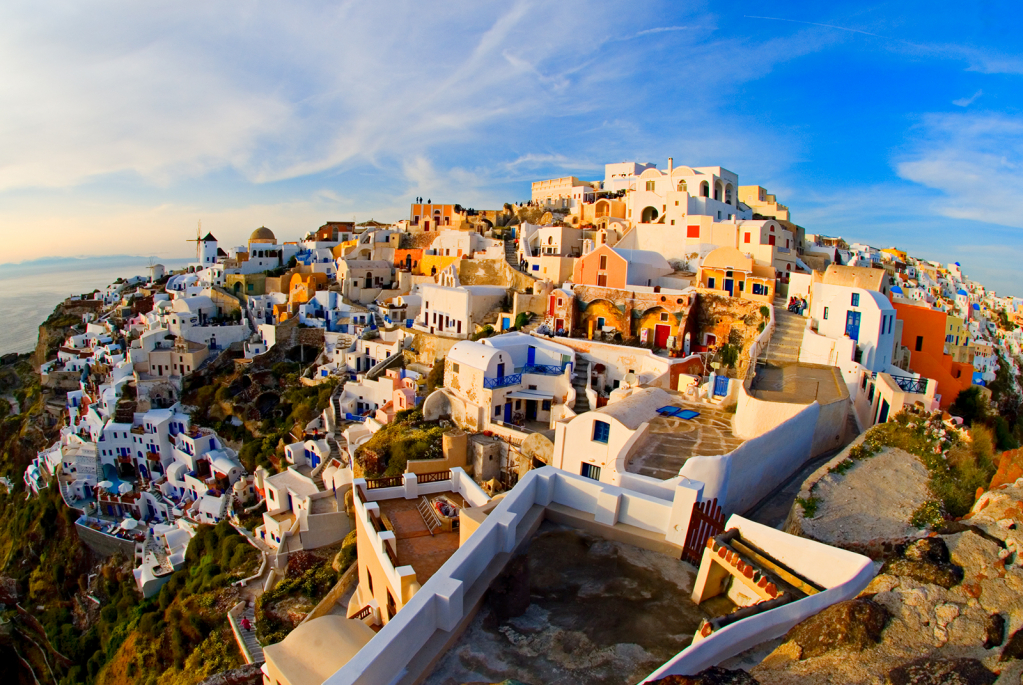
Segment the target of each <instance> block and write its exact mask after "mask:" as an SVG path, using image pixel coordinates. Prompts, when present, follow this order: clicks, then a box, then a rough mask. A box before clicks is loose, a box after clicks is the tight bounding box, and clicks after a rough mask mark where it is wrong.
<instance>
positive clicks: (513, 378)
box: [483, 373, 522, 390]
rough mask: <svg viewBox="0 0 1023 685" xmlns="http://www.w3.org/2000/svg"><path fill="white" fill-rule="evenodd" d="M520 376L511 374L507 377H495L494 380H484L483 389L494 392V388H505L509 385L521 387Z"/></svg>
mask: <svg viewBox="0 0 1023 685" xmlns="http://www.w3.org/2000/svg"><path fill="white" fill-rule="evenodd" d="M521 384H522V374H521V373H513V374H509V375H507V376H497V377H496V378H484V379H483V387H484V388H486V389H487V390H494V389H496V388H506V387H508V386H509V385H521Z"/></svg>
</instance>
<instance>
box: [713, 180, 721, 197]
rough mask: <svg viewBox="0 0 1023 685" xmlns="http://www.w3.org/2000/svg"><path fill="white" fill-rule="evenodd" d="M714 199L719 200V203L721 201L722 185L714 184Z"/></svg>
mask: <svg viewBox="0 0 1023 685" xmlns="http://www.w3.org/2000/svg"><path fill="white" fill-rule="evenodd" d="M714 199H715V200H718V201H720V200H721V184H720V183H715V184H714Z"/></svg>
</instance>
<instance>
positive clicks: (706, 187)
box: [700, 181, 710, 197]
mask: <svg viewBox="0 0 1023 685" xmlns="http://www.w3.org/2000/svg"><path fill="white" fill-rule="evenodd" d="M700 197H710V184H709V183H707V182H706V181H703V182H702V183H700Z"/></svg>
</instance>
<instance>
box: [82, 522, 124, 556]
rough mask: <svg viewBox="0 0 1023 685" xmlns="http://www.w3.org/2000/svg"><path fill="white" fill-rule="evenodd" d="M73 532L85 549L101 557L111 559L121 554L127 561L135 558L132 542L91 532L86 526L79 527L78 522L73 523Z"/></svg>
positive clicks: (94, 531)
mask: <svg viewBox="0 0 1023 685" xmlns="http://www.w3.org/2000/svg"><path fill="white" fill-rule="evenodd" d="M75 530H76V531H77V532H78V539H79V540H81V541H82V543H83V544H85V546H86V547H88V548H89V549H91V550H92V551H94V552H95V553H96V554H98V555H100V556H101V557H111V556H114V555H115V554H123V555H125V556H126V557H128V558H129V559H134V558H135V543H134V542H129V541H128V540H122V539H121V538H115V537H113V536H111V535H107V534H105V533H101V532H99V531H98V530H93V529H92V528H89V527H88V526H83V525H80V524H79V523H78V522H75Z"/></svg>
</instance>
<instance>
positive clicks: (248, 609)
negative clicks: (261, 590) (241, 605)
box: [238, 602, 266, 664]
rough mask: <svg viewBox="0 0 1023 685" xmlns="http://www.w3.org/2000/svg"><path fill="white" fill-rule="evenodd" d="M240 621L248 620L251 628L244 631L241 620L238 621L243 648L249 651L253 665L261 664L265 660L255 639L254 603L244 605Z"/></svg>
mask: <svg viewBox="0 0 1023 685" xmlns="http://www.w3.org/2000/svg"><path fill="white" fill-rule="evenodd" d="M242 619H248V620H249V625H250V626H251V628H250V629H249V630H245V627H244V625H243V624H242V620H241V619H239V621H238V629H239V630H240V631H241V634H242V638H243V639H244V640H245V648H246V649H248V650H249V654H251V655H252V661H253V663H257V664H261V663H263V662H264V661H266V659H265V658H264V657H263V646H262V645H260V644H259V640H257V639H256V609H255V602H248V603H246V604H245V611H243V612H242Z"/></svg>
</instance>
